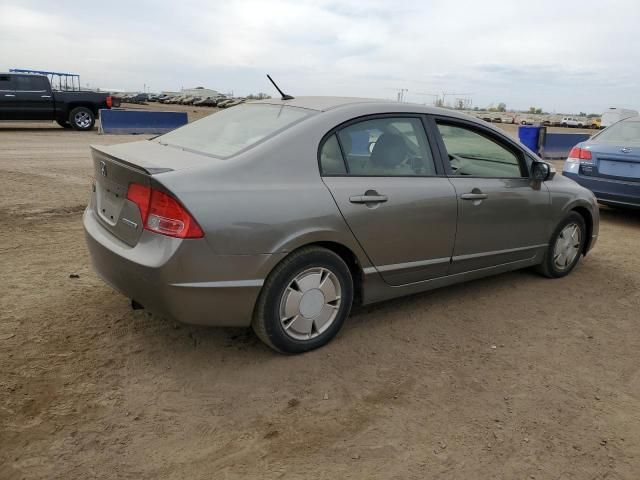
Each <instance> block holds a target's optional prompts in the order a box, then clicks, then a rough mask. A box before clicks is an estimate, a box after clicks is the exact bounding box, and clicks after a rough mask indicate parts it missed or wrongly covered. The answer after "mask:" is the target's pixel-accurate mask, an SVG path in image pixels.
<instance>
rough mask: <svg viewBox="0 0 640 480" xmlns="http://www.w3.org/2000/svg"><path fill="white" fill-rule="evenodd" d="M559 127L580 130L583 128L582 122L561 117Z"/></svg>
mask: <svg viewBox="0 0 640 480" xmlns="http://www.w3.org/2000/svg"><path fill="white" fill-rule="evenodd" d="M560 125H561V126H563V127H574V128H582V127H584V122H583V121H582V120H578V119H577V118H575V117H562V121H561V122H560Z"/></svg>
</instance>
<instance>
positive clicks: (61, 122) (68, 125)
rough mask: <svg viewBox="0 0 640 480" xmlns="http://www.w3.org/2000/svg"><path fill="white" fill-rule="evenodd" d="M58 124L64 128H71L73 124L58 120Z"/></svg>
mask: <svg viewBox="0 0 640 480" xmlns="http://www.w3.org/2000/svg"><path fill="white" fill-rule="evenodd" d="M56 123H57V124H58V125H60V126H61V127H62V128H71V124H70V123H69V122H67V121H62V120H56Z"/></svg>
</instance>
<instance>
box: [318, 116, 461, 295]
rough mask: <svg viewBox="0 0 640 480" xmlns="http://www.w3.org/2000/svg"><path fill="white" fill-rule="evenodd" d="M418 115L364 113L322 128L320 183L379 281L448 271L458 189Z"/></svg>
mask: <svg viewBox="0 0 640 480" xmlns="http://www.w3.org/2000/svg"><path fill="white" fill-rule="evenodd" d="M432 143H433V142H430V141H429V140H428V137H427V134H426V132H425V129H424V125H423V120H422V118H421V117H420V116H419V115H414V116H407V115H385V116H374V117H366V118H364V119H358V120H357V121H353V122H351V123H348V124H345V125H343V126H341V127H340V128H337V129H335V130H334V131H332V132H330V133H329V134H328V135H326V136H325V138H324V140H323V142H322V143H321V145H320V149H319V156H320V159H319V160H320V166H321V172H322V176H323V180H324V183H325V184H326V186H327V187H328V188H329V190H330V191H331V194H332V195H333V198H334V199H335V201H336V204H337V205H338V208H339V209H340V212H341V213H342V215H343V217H344V218H345V220H346V222H347V224H348V226H349V228H350V229H351V231H352V232H353V234H354V235H355V237H356V239H357V240H358V242H359V243H360V245H361V246H362V248H363V250H364V251H365V252H366V254H367V256H368V257H369V259H370V260H371V263H372V264H373V265H374V266H375V268H376V269H377V271H378V272H379V273H380V275H381V276H382V278H383V279H384V280H385V282H387V283H389V284H390V285H403V284H408V283H413V282H418V281H423V280H428V279H431V278H436V277H441V276H444V275H446V274H447V273H448V269H449V262H450V258H451V253H452V250H453V242H454V238H455V229H456V215H457V206H456V196H455V191H454V188H453V186H452V184H451V183H450V182H449V181H448V180H447V178H446V176H445V175H444V168H443V166H442V164H441V163H440V161H439V159H438V158H437V157H436V156H435V155H434V154H433V150H432V148H431V147H432Z"/></svg>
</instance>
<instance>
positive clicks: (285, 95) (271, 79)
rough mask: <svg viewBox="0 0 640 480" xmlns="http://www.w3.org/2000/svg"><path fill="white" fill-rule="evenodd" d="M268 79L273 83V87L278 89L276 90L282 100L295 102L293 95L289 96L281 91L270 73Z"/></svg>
mask: <svg viewBox="0 0 640 480" xmlns="http://www.w3.org/2000/svg"><path fill="white" fill-rule="evenodd" d="M267 78H268V79H269V81H270V82H271V83H273V86H274V87H276V90H278V93H279V94H280V95H281V96H282V100H293V97H292V96H291V95H287V94H286V93H284V92H283V91H282V90H280V87H278V85H276V82H274V81H273V78H271V75H269V74H268V73H267Z"/></svg>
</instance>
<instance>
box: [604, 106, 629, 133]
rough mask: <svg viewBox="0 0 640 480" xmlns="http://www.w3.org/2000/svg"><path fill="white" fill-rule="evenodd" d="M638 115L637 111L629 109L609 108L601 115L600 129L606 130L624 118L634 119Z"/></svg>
mask: <svg viewBox="0 0 640 480" xmlns="http://www.w3.org/2000/svg"><path fill="white" fill-rule="evenodd" d="M637 115H638V111H637V110H631V109H629V108H616V107H611V108H609V109H608V110H607V111H606V112H604V113H603V114H602V120H601V122H600V127H601V128H607V127H610V126H611V125H613V124H614V123H617V122H619V121H620V120H624V119H625V118H630V117H635V116H637Z"/></svg>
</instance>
